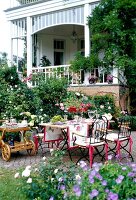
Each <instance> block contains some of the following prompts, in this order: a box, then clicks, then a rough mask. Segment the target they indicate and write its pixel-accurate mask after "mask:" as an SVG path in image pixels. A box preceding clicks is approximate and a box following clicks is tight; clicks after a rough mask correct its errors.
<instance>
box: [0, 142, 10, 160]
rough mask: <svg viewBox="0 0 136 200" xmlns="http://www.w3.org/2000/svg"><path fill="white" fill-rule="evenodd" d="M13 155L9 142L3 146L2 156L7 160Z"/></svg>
mask: <svg viewBox="0 0 136 200" xmlns="http://www.w3.org/2000/svg"><path fill="white" fill-rule="evenodd" d="M10 157H11V149H10V147H9V145H8V144H4V145H3V146H2V158H3V160H5V161H8V160H9V159H10Z"/></svg>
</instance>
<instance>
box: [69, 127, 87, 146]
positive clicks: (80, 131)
mask: <svg viewBox="0 0 136 200" xmlns="http://www.w3.org/2000/svg"><path fill="white" fill-rule="evenodd" d="M88 135H89V125H88V124H87V123H80V124H71V125H69V133H68V138H69V141H68V143H69V147H74V146H75V144H74V142H75V137H76V140H78V139H79V140H84V138H86V137H88Z"/></svg>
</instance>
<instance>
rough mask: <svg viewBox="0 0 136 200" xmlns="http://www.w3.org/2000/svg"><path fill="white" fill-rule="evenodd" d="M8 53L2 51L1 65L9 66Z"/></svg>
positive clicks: (0, 53)
mask: <svg viewBox="0 0 136 200" xmlns="http://www.w3.org/2000/svg"><path fill="white" fill-rule="evenodd" d="M7 55H8V54H7V53H6V52H0V67H4V66H8V59H7Z"/></svg>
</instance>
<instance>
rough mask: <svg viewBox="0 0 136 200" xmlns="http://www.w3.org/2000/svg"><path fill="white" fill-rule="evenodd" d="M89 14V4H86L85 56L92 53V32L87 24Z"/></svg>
mask: <svg viewBox="0 0 136 200" xmlns="http://www.w3.org/2000/svg"><path fill="white" fill-rule="evenodd" d="M88 16H89V4H88V3H87V4H85V6H84V38H85V56H88V55H89V54H90V33H89V26H88V25H87V17H88Z"/></svg>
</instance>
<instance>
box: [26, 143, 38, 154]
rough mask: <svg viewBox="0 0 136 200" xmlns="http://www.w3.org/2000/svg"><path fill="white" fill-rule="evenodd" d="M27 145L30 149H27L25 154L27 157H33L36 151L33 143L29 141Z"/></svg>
mask: <svg viewBox="0 0 136 200" xmlns="http://www.w3.org/2000/svg"><path fill="white" fill-rule="evenodd" d="M29 144H30V145H31V146H32V148H31V149H27V153H28V154H29V155H35V153H36V150H35V144H34V142H33V141H32V140H30V141H29Z"/></svg>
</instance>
